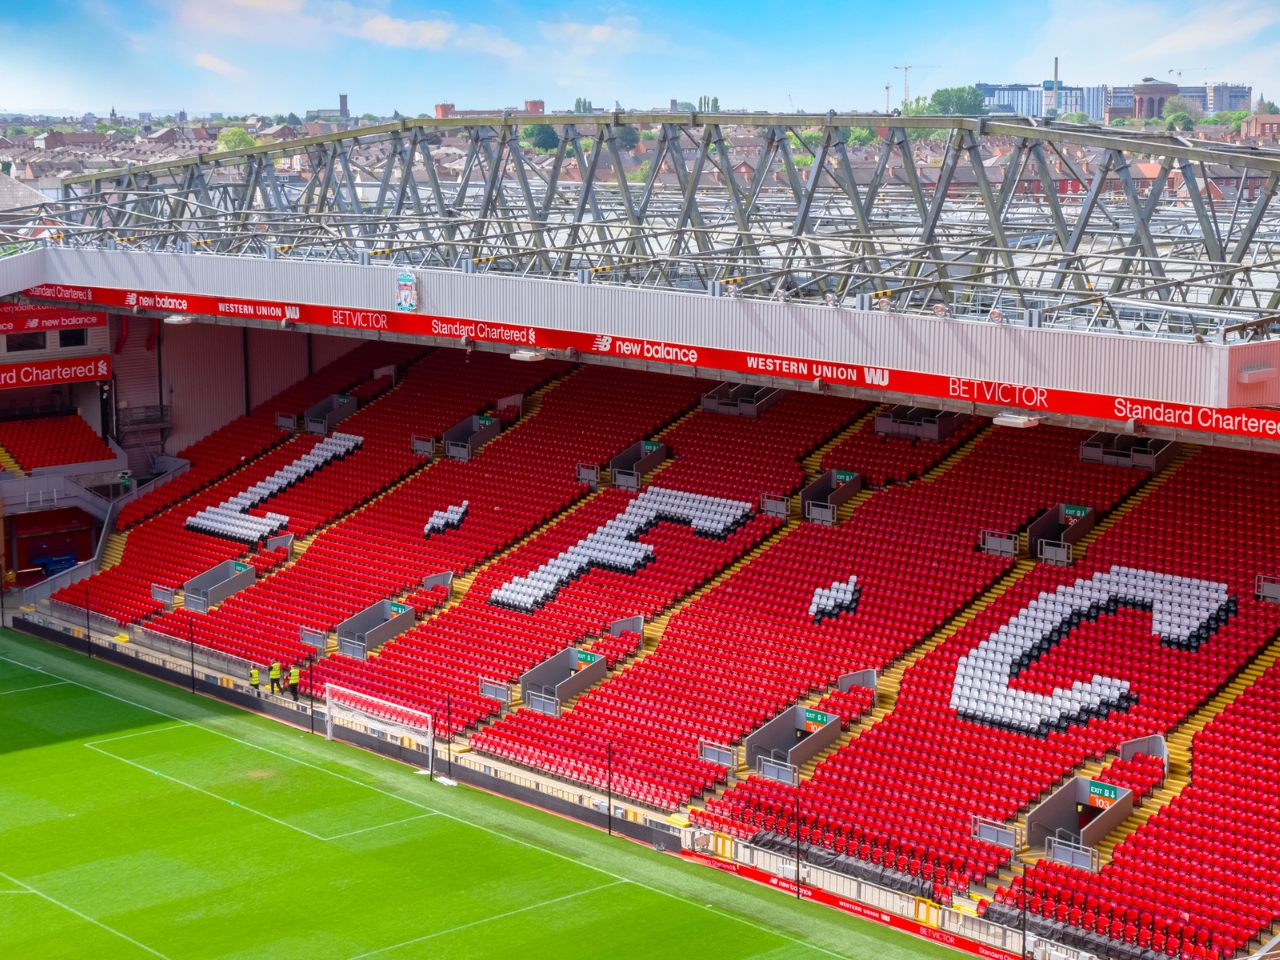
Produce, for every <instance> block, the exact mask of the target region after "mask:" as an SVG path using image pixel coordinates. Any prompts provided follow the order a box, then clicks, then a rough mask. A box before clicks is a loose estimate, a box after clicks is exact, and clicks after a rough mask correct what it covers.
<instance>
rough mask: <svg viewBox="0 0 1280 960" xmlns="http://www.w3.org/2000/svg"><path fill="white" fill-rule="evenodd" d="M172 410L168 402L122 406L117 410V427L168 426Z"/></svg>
mask: <svg viewBox="0 0 1280 960" xmlns="http://www.w3.org/2000/svg"><path fill="white" fill-rule="evenodd" d="M172 412H173V411H172V410H171V409H170V408H169V406H168V405H167V404H162V403H153V404H148V405H146V406H141V407H121V408H120V409H119V410H117V411H116V427H117V428H118V429H120V430H132V429H141V428H144V427H164V426H168V424H169V420H170V416H171V415H172Z"/></svg>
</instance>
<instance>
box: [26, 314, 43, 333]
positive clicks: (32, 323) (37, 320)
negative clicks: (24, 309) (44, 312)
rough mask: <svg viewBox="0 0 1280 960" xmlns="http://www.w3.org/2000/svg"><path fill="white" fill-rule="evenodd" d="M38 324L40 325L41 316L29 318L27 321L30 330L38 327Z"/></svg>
mask: <svg viewBox="0 0 1280 960" xmlns="http://www.w3.org/2000/svg"><path fill="white" fill-rule="evenodd" d="M38 326H40V318H39V317H32V318H31V319H30V320H28V321H27V329H28V330H32V329H34V328H36V327H38Z"/></svg>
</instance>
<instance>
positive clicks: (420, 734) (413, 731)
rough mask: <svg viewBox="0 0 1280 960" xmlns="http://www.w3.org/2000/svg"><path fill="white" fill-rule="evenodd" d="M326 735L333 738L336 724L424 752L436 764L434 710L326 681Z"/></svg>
mask: <svg viewBox="0 0 1280 960" xmlns="http://www.w3.org/2000/svg"><path fill="white" fill-rule="evenodd" d="M324 705H325V736H326V737H328V739H330V740H332V739H333V727H334V724H337V725H339V726H343V727H348V728H352V729H355V730H358V731H360V732H361V733H367V734H369V735H370V736H372V737H376V738H378V739H379V740H387V741H389V742H391V743H398V744H399V745H400V746H401V747H404V748H406V749H413V750H419V751H421V752H422V753H425V754H426V755H427V756H428V758H429V760H430V761H431V762H432V766H433V767H434V760H435V751H434V750H433V749H432V744H433V743H434V742H435V739H434V737H433V736H432V732H433V730H434V725H433V723H432V718H431V714H429V713H423V712H422V711H420V710H414V709H413V708H411V707H406V706H402V705H401V704H398V703H392V702H390V701H389V700H380V699H378V698H377V697H374V696H370V695H369V694H367V693H360V692H358V691H355V690H348V689H347V688H346V687H340V686H338V685H337V684H333V683H329V684H325V690H324Z"/></svg>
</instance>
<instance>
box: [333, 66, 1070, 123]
mask: <svg viewBox="0 0 1280 960" xmlns="http://www.w3.org/2000/svg"><path fill="white" fill-rule="evenodd" d="M1053 109H1055V110H1057V111H1058V112H1059V113H1061V112H1062V95H1061V94H1060V93H1058V58H1057V57H1054V58H1053ZM344 116H345V114H344Z"/></svg>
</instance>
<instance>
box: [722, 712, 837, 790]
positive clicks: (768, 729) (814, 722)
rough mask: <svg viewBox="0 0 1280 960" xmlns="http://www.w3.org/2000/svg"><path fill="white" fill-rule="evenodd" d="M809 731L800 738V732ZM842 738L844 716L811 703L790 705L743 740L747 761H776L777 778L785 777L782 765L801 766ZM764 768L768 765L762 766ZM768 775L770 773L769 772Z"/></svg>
mask: <svg viewBox="0 0 1280 960" xmlns="http://www.w3.org/2000/svg"><path fill="white" fill-rule="evenodd" d="M806 730H808V731H809V732H808V735H807V736H805V737H804V738H803V739H800V740H797V733H798V732H803V731H806ZM839 738H840V718H839V717H838V716H837V715H836V714H834V713H826V712H824V711H822V710H814V709H811V708H809V707H803V706H795V707H788V708H787V709H786V710H783V711H782V713H780V714H778V715H777V716H776V717H774V718H773V719H772V720H770V721H768V722H767V723H765V724H764V725H763V726H762V727H760V729H758V730H756V731H755V733H753V734H751V735H750V736H748V737H747V738H746V739H745V740H744V741H743V747H744V749H745V751H746V759H747V763H749V764H752V765H755V764H757V763H759V762H761V761H764V762H766V763H768V762H770V761H772V764H773V769H772V771H771V772H772V773H773V774H774V777H773V779H784V778H783V777H782V776H781V774H782V773H783V772H784V771H783V770H782V769H780V768H779V765H783V764H785V765H789V766H790V767H792V768H799V767H801V766H803V765H804V764H806V763H808V762H809V761H810V760H812V759H813V758H814V757H816V756H817V755H818V754H819V753H821V752H822V751H823V750H825V749H826V748H827V747H829V746H831V744H833V743H835V741H836V740H838V739H839ZM761 772H764V769H763V768H761ZM765 775H766V776H768V775H769V773H765Z"/></svg>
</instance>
